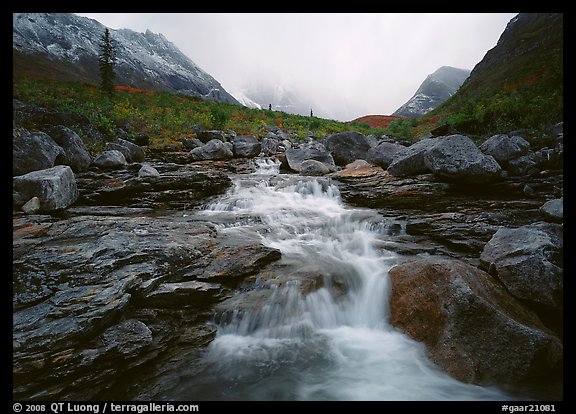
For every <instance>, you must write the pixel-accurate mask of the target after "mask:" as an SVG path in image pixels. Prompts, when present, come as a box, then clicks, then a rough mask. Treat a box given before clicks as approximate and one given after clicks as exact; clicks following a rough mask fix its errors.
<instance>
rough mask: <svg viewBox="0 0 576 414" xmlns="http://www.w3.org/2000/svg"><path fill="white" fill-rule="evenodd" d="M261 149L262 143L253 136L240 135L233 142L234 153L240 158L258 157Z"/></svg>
mask: <svg viewBox="0 0 576 414" xmlns="http://www.w3.org/2000/svg"><path fill="white" fill-rule="evenodd" d="M261 148H262V146H261V145H260V142H259V141H258V139H257V138H256V137H255V136H253V135H238V136H236V137H234V141H232V152H233V153H234V156H235V157H239V158H254V157H257V156H258V154H260V150H261Z"/></svg>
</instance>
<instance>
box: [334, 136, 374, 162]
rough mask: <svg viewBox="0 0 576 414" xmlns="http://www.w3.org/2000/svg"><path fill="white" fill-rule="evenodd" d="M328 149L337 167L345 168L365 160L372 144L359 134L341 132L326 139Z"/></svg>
mask: <svg viewBox="0 0 576 414" xmlns="http://www.w3.org/2000/svg"><path fill="white" fill-rule="evenodd" d="M325 145H326V149H327V150H328V151H330V153H331V154H332V158H334V162H335V163H336V164H337V165H341V166H344V165H346V164H349V163H351V162H353V161H355V160H359V159H361V160H365V159H366V154H367V153H368V150H369V149H370V148H371V146H370V142H369V141H368V140H367V139H366V136H365V135H364V134H361V133H359V132H355V131H351V132H339V133H337V134H332V135H330V136H328V137H326V144H325Z"/></svg>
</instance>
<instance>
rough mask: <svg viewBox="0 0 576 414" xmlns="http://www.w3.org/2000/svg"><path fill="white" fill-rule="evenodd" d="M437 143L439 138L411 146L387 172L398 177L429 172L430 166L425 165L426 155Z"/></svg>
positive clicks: (427, 139)
mask: <svg viewBox="0 0 576 414" xmlns="http://www.w3.org/2000/svg"><path fill="white" fill-rule="evenodd" d="M437 141H438V138H426V139H423V140H420V141H418V142H416V143H414V144H412V145H410V146H409V147H408V148H406V150H405V151H404V152H403V153H402V154H399V155H397V156H396V157H395V158H394V159H393V161H392V163H391V164H390V165H389V166H388V170H387V171H388V172H389V173H390V174H392V175H394V176H396V177H407V176H410V175H417V174H423V173H426V172H429V170H428V166H427V165H426V164H425V163H424V154H425V153H426V151H427V150H428V149H429V148H430V147H432V146H433V145H434V144H435V143H436V142H437Z"/></svg>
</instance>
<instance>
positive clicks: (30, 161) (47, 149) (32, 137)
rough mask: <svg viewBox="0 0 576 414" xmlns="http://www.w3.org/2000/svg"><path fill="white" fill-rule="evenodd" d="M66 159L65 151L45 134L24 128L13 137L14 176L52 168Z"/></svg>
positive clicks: (15, 132)
mask: <svg viewBox="0 0 576 414" xmlns="http://www.w3.org/2000/svg"><path fill="white" fill-rule="evenodd" d="M63 157H64V150H63V149H62V147H61V146H60V145H58V144H57V143H56V142H54V140H53V139H52V138H51V137H50V136H49V135H48V134H46V133H44V132H35V133H30V132H28V131H27V130H25V129H23V128H18V129H15V130H14V133H13V135H12V176H15V175H22V174H26V173H29V172H31V171H37V170H44V169H47V168H51V167H53V166H54V164H56V163H57V161H60V160H61V159H62V158H63Z"/></svg>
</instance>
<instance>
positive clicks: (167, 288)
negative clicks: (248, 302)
mask: <svg viewBox="0 0 576 414" xmlns="http://www.w3.org/2000/svg"><path fill="white" fill-rule="evenodd" d="M221 293H222V286H220V285H219V284H216V283H207V282H200V281H197V280H192V281H189V282H174V283H163V284H161V285H159V286H158V288H156V289H155V290H153V291H152V292H150V293H148V294H146V295H145V296H144V298H143V301H144V303H145V305H146V306H147V307H152V308H155V307H160V308H180V307H182V306H193V307H198V306H205V305H207V304H210V303H211V302H215V301H216V300H217V299H218V298H219V296H220V294H221Z"/></svg>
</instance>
